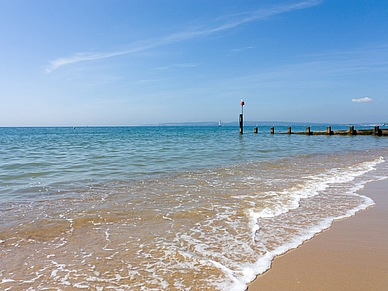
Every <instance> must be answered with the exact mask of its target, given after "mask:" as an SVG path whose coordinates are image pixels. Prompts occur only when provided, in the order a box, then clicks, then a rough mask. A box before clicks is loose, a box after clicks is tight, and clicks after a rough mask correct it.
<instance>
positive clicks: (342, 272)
mask: <svg viewBox="0 0 388 291" xmlns="http://www.w3.org/2000/svg"><path fill="white" fill-rule="evenodd" d="M358 193H360V194H362V195H365V196H369V197H371V198H372V199H373V200H374V201H375V203H376V205H375V206H374V207H371V208H369V209H367V210H364V211H361V212H358V213H357V214H356V215H355V216H353V217H351V218H348V219H344V220H340V221H335V222H334V223H333V225H332V227H331V228H330V229H328V230H326V231H324V232H322V233H320V234H318V235H316V236H315V237H314V238H313V239H311V240H309V241H307V242H305V243H304V244H303V245H302V246H300V247H298V248H297V249H295V250H291V251H289V252H287V253H286V254H284V255H282V256H279V257H277V258H275V259H274V261H273V263H272V266H271V269H270V270H268V271H267V272H266V273H264V274H262V275H259V276H258V277H257V278H256V280H255V281H254V282H252V283H251V284H250V285H249V287H248V291H256V290H265V291H268V290H280V291H282V290H286V291H290V290H291V291H292V290H334V291H337V290H363V291H365V290H368V291H371V290H379V291H381V290H388V180H385V181H379V182H373V183H369V184H367V185H366V186H365V188H364V189H363V190H360V191H358Z"/></svg>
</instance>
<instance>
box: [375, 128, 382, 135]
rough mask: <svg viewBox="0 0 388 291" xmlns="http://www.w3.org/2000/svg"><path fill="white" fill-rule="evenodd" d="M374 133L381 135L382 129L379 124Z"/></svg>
mask: <svg viewBox="0 0 388 291" xmlns="http://www.w3.org/2000/svg"><path fill="white" fill-rule="evenodd" d="M373 135H381V130H380V127H379V126H375V128H374V129H373Z"/></svg>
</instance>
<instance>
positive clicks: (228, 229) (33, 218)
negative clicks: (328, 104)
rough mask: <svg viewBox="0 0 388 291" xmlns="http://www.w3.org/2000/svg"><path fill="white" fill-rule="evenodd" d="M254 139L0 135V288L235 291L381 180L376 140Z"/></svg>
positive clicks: (229, 131) (174, 132) (262, 132)
mask: <svg viewBox="0 0 388 291" xmlns="http://www.w3.org/2000/svg"><path fill="white" fill-rule="evenodd" d="M332 129H333V130H339V129H348V128H347V127H341V126H337V127H334V126H333V127H332ZM356 129H358V128H357V127H356ZM292 130H293V131H305V130H306V128H305V127H293V129H292ZM311 130H312V131H318V130H323V131H325V130H326V127H311ZM258 131H259V133H257V134H254V132H253V127H245V128H244V134H242V135H241V134H239V131H238V127H235V126H220V127H218V126H198V127H195V126H182V127H178V126H139V127H75V128H73V127H52V128H51V127H41V128H32V127H29V128H0V289H1V290H82V289H85V290H101V291H102V290H232V291H239V290H246V288H247V284H248V283H249V282H251V281H252V280H254V279H255V277H256V276H257V275H258V274H261V273H263V272H265V271H266V270H268V269H269V268H270V267H271V262H272V260H273V259H274V257H276V256H278V255H281V254H283V253H285V252H287V251H288V250H290V249H293V248H296V247H298V246H299V245H301V244H303V242H304V241H306V240H309V239H311V238H313V236H314V235H315V234H317V233H319V232H321V231H322V230H324V229H327V228H329V227H330V226H331V224H332V223H333V222H334V221H335V220H339V219H344V218H347V217H350V216H352V215H355V214H356V213H357V212H358V211H361V210H364V209H366V208H368V207H373V205H374V202H373V200H372V199H371V198H368V197H366V196H363V195H360V194H358V193H357V191H358V190H360V189H362V188H363V187H364V186H365V185H366V184H367V183H369V182H373V181H378V180H383V179H387V177H388V165H387V164H388V163H387V162H386V161H387V159H388V137H377V136H337V135H332V136H326V135H322V136H318V135H313V136H307V135H287V134H274V135H271V134H270V128H269V127H265V126H261V127H259V128H258ZM275 132H276V133H279V132H287V127H280V126H278V127H275Z"/></svg>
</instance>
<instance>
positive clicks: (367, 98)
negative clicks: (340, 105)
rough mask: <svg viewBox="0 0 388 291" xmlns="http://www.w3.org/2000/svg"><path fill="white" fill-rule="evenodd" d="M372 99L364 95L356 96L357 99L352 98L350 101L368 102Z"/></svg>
mask: <svg viewBox="0 0 388 291" xmlns="http://www.w3.org/2000/svg"><path fill="white" fill-rule="evenodd" d="M369 101H373V99H371V98H369V97H364V98H358V99H352V102H369Z"/></svg>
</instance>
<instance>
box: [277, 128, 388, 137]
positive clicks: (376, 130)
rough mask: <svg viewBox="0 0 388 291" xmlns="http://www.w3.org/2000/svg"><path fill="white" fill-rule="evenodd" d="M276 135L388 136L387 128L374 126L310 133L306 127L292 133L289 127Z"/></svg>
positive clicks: (328, 129) (329, 129)
mask: <svg viewBox="0 0 388 291" xmlns="http://www.w3.org/2000/svg"><path fill="white" fill-rule="evenodd" d="M271 134H275V128H274V127H271ZM276 134H304V135H375V136H388V128H384V129H381V128H380V127H379V126H375V127H374V128H371V129H354V126H349V129H348V130H334V131H333V130H331V126H328V127H327V130H326V131H311V129H310V127H309V126H308V127H306V131H302V132H293V131H292V130H291V127H288V128H287V132H278V133H276Z"/></svg>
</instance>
